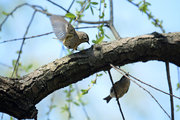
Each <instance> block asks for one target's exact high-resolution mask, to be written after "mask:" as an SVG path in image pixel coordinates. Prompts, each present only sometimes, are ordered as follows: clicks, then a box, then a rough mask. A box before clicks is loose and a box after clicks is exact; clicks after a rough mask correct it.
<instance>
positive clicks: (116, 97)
mask: <svg viewBox="0 0 180 120" xmlns="http://www.w3.org/2000/svg"><path fill="white" fill-rule="evenodd" d="M108 73H109V77H110V80H111V83H112V88H113V90H114V93H115V96H116V101H117V104H118V106H119V111H120V113H121V115H122V118H123V120H125V117H124V114H123V111H122V109H121V105H120V102H119V100H118V97H117V92H116V89H115V88H114V82H113V79H112V76H111V72H110V70H108Z"/></svg>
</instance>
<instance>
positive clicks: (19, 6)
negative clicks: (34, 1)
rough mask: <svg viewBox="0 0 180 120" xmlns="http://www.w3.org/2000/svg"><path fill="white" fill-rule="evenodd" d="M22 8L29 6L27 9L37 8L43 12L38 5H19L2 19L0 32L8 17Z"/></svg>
mask: <svg viewBox="0 0 180 120" xmlns="http://www.w3.org/2000/svg"><path fill="white" fill-rule="evenodd" d="M23 6H29V7H31V8H39V9H41V10H44V11H45V9H44V8H43V7H41V6H39V5H30V4H28V3H23V4H20V5H18V6H16V7H15V8H14V9H13V10H12V11H11V12H10V13H8V15H6V17H5V19H4V20H3V21H2V23H1V24H0V30H1V28H2V26H3V24H4V23H5V22H6V21H7V19H8V18H9V16H10V15H13V13H14V12H15V11H16V10H17V9H19V8H21V7H23Z"/></svg>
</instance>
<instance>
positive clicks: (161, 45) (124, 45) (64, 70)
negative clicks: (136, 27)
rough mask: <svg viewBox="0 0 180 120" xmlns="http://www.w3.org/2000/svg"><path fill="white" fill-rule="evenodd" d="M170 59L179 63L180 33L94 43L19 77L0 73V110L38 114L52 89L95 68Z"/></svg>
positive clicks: (20, 115)
mask: <svg viewBox="0 0 180 120" xmlns="http://www.w3.org/2000/svg"><path fill="white" fill-rule="evenodd" d="M149 60H159V61H169V62H171V63H174V64H176V65H178V66H180V33H168V34H162V35H160V34H157V33H156V34H149V35H143V36H138V37H132V38H124V39H120V40H116V41H112V42H109V43H108V42H107V43H102V44H99V45H94V46H92V47H91V48H89V49H87V50H83V51H81V52H78V53H75V54H72V55H69V56H66V57H63V58H61V59H57V60H55V61H53V62H52V63H49V64H47V65H44V66H42V67H40V68H39V69H37V70H35V71H33V72H32V73H30V74H28V75H26V76H23V77H22V78H19V79H12V78H7V77H0V106H1V107H0V112H5V113H8V114H10V115H12V116H14V117H16V118H35V117H36V115H37V110H36V108H35V105H36V104H37V103H38V102H39V101H41V100H42V99H43V98H45V97H46V96H47V95H49V94H50V93H52V92H53V91H55V90H57V89H60V88H63V87H66V86H68V85H70V84H72V83H75V82H78V81H80V80H82V79H83V78H86V77H88V76H90V75H92V74H94V73H96V72H99V71H102V70H108V69H110V66H109V64H110V63H112V64H113V65H118V66H122V65H125V64H128V63H134V62H138V61H143V62H146V61H149Z"/></svg>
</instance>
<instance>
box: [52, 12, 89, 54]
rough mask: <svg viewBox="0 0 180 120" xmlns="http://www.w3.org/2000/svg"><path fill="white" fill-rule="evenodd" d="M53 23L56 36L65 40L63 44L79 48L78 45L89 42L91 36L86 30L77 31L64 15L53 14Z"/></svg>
mask: <svg viewBox="0 0 180 120" xmlns="http://www.w3.org/2000/svg"><path fill="white" fill-rule="evenodd" d="M50 21H51V25H52V28H53V32H54V33H55V35H56V37H57V38H58V39H59V40H60V41H62V42H63V44H64V45H65V46H66V47H67V48H69V49H73V50H77V47H78V46H79V45H80V44H81V43H83V42H87V43H88V44H89V37H88V35H87V34H86V33H85V32H81V31H75V29H74V27H73V26H72V25H71V24H70V23H68V22H67V21H66V20H65V19H64V17H63V16H60V15H53V14H52V15H51V16H50Z"/></svg>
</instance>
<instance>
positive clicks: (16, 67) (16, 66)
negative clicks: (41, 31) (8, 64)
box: [11, 11, 36, 77]
mask: <svg viewBox="0 0 180 120" xmlns="http://www.w3.org/2000/svg"><path fill="white" fill-rule="evenodd" d="M35 14H36V11H34V12H33V15H32V17H31V20H30V21H29V24H28V26H27V28H26V31H25V33H24V36H23V38H25V37H26V35H27V33H28V31H29V28H30V26H31V23H32V21H33V19H34V16H35ZM25 40H26V39H23V41H22V43H21V47H20V50H19V53H18V58H17V60H16V64H15V66H14V69H13V73H12V75H11V77H13V75H14V72H16V76H17V72H18V66H19V60H20V57H21V53H22V49H23V46H24V42H25Z"/></svg>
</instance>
